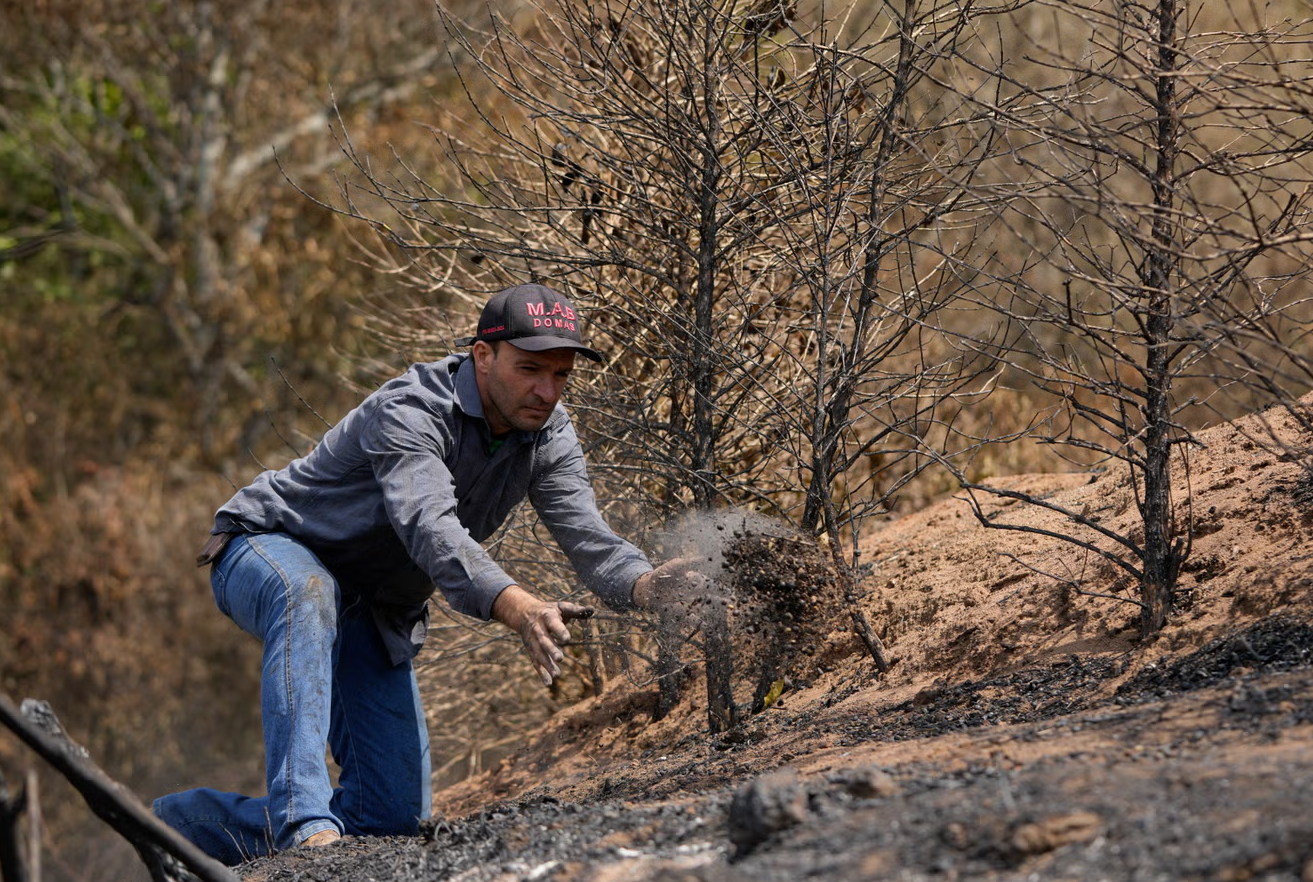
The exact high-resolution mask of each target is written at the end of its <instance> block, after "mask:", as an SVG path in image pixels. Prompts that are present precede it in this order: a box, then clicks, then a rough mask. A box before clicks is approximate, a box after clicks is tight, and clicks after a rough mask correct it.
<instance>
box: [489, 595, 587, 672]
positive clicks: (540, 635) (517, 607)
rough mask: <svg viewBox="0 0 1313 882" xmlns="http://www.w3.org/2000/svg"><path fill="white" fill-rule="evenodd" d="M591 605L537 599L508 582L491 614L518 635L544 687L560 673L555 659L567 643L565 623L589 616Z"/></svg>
mask: <svg viewBox="0 0 1313 882" xmlns="http://www.w3.org/2000/svg"><path fill="white" fill-rule="evenodd" d="M593 612H594V610H593V608H592V607H591V606H580V605H579V604H577V603H570V602H568V601H564V600H562V601H560V602H559V603H548V602H547V601H544V600H539V599H538V598H536V597H534V596H533V595H532V594H530V593H529V592H528V591H525V590H524V589H523V588H521V587H520V586H519V585H510V586H507V588H506V589H505V590H504V591H502V593H501V594H498V595H497V599H496V600H495V601H494V602H493V604H492V617H493V618H494V619H496V620H497V621H499V622H501V623H502V624H503V625H506V626H507V627H508V628H510V629H511V630H513V631H515V632H516V633H517V634H519V635H520V639H521V640H523V641H524V648H525V650H526V651H527V652H528V653H529V661H531V662H533V667H534V669H535V670H536V671H537V672H538V676H539V677H541V678H542V681H543V685H544V686H550V685H552V681H553V680H555V679H556V678H557V677H559V676H560V675H561V668H560V666H559V664H558V663H559V662H560V661H561V659H563V658H565V653H563V652H562V651H561V647H562V646H564V645H565V644H567V643H569V642H570V629H569V628H567V627H566V626H565V623H566V622H570V621H574V620H575V619H586V618H589V617H590V616H592V614H593Z"/></svg>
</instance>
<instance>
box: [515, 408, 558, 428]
mask: <svg viewBox="0 0 1313 882" xmlns="http://www.w3.org/2000/svg"><path fill="white" fill-rule="evenodd" d="M551 416H552V412H551V411H550V410H549V411H547V413H545V414H542V415H541V416H540V415H538V414H532V415H530V414H524V415H521V416H520V418H519V419H518V420H517V421H516V426H515V428H517V429H519V430H520V431H521V432H537V431H538V430H539V429H541V428H542V427H543V426H545V425H547V421H548V420H549V419H551Z"/></svg>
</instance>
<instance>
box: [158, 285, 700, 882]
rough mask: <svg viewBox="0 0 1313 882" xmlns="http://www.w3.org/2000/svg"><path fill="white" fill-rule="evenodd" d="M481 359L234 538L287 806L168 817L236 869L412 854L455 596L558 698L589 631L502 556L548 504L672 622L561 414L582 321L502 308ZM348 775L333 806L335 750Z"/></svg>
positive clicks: (263, 484)
mask: <svg viewBox="0 0 1313 882" xmlns="http://www.w3.org/2000/svg"><path fill="white" fill-rule="evenodd" d="M459 342H460V344H461V345H471V344H472V347H473V348H472V350H471V351H470V353H468V354H456V355H451V356H449V357H447V358H445V359H443V360H442V361H439V362H436V363H432V364H418V365H414V366H413V367H411V369H410V370H409V371H408V372H407V373H406V374H404V375H403V376H401V377H398V378H396V379H394V380H392V381H390V382H388V383H386V384H385V385H383V386H382V387H381V388H379V389H378V390H377V391H376V392H374V393H373V394H372V395H370V396H369V397H368V398H367V399H365V401H363V402H362V403H361V404H360V405H359V406H357V407H356V408H355V409H354V410H352V411H351V412H350V413H348V414H347V415H346V417H345V418H343V419H342V420H341V422H339V423H338V424H337V425H336V426H334V427H333V428H332V429H331V430H330V431H329V432H328V433H327V434H326V435H325V436H324V438H323V440H322V441H321V442H320V443H319V445H318V446H316V448H315V449H314V451H313V452H311V453H310V455H308V456H306V457H304V458H302V459H298V460H296V461H294V462H292V463H291V464H289V465H288V466H287V467H286V468H283V469H281V470H279V471H276V472H275V471H267V472H264V473H263V474H261V475H260V476H259V477H258V478H256V480H255V481H254V482H253V483H252V484H250V485H249V486H248V487H246V488H244V489H242V490H240V491H239V492H238V493H237V494H236V495H235V496H233V497H232V499H230V500H229V501H228V503H227V504H226V505H224V506H223V507H222V508H221V509H219V511H218V514H217V515H216V517H215V520H214V527H213V535H212V537H211V540H210V542H209V543H208V544H207V545H206V548H205V550H204V551H203V552H202V554H201V556H200V557H199V558H198V562H199V563H201V564H202V565H204V564H207V563H209V564H212V570H211V584H212V586H213V589H214V596H215V601H216V603H217V604H218V606H219V609H220V610H221V611H222V612H223V613H224V614H225V615H227V616H229V617H230V618H232V619H233V621H235V622H236V623H237V624H238V625H239V626H241V627H242V628H243V629H244V630H246V631H248V632H249V633H251V634H253V635H254V636H255V637H257V638H259V639H260V640H261V641H263V644H264V657H263V674H262V682H261V711H262V714H263V725H264V740H265V754H266V759H265V774H266V781H267V785H268V792H267V795H266V796H263V797H248V796H242V795H240V794H235V793H223V792H219V791H216V790H212V789H209V788H201V789H197V790H189V791H185V792H182V793H175V794H172V795H170V796H165V797H162V798H160V799H158V800H156V801H155V804H154V810H155V813H156V814H157V815H158V816H159V817H160V818H161V819H163V820H164V821H166V822H167V823H169V824H170V825H171V826H173V827H175V828H176V829H177V830H179V831H180V832H181V833H182V834H183V835H184V836H186V837H187V838H189V839H190V840H192V841H193V842H195V843H196V844H197V845H198V846H199V847H200V848H202V849H203V850H204V851H206V852H207V853H209V854H211V855H213V856H214V857H215V858H217V859H219V860H222V861H224V862H226V863H229V864H236V863H240V862H242V861H243V860H248V859H250V858H252V857H255V856H258V855H262V854H267V853H269V852H271V851H276V850H281V849H285V848H289V847H292V846H295V845H301V844H306V845H322V844H327V843H329V842H332V841H335V840H336V839H338V838H340V837H341V835H342V834H344V833H345V834H351V835H371V834H375V835H395V834H403V835H404V834H411V833H414V832H416V830H417V829H418V823H419V821H420V820H421V819H423V818H426V817H428V815H429V813H430V783H429V770H430V765H429V747H428V733H427V729H426V727H425V723H424V712H423V709H422V708H421V706H420V700H419V692H418V689H417V687H416V680H415V671H414V667H413V665H412V659H413V658H414V656H415V654H416V653H417V652H418V651H419V649H420V645H421V644H422V642H423V640H424V636H425V632H426V629H427V624H428V618H427V601H428V598H429V595H430V594H431V593H432V591H433V588H434V586H435V585H436V586H437V587H438V588H439V589H440V590H441V591H442V593H443V595H444V597H445V599H446V601H447V603H448V604H450V605H451V607H452V608H453V609H455V610H456V611H458V612H462V613H466V614H469V615H472V616H477V617H479V618H481V619H485V620H486V619H488V618H493V619H496V620H497V621H499V622H501V623H502V624H504V625H506V626H508V627H509V628H511V629H512V630H514V631H515V632H517V633H518V634H519V635H520V638H521V639H522V641H523V643H524V648H525V650H526V652H527V654H528V657H529V660H530V661H531V662H532V664H533V666H534V668H535V669H536V670H537V671H538V673H539V675H540V677H541V679H542V681H543V683H544V684H546V685H551V683H552V681H553V679H554V678H555V677H556V676H558V675H559V674H560V668H559V666H558V662H559V661H560V660H561V659H562V658H563V653H562V651H561V649H560V645H561V644H564V643H566V642H567V641H568V640H569V637H570V632H569V629H568V628H567V623H568V622H570V621H571V620H573V619H579V618H583V617H586V616H588V615H591V613H592V610H591V609H589V608H587V607H583V606H580V605H578V604H574V603H567V602H561V603H550V602H547V601H544V600H541V599H540V598H538V597H537V596H535V595H534V594H533V593H532V592H531V591H530V590H529V589H528V588H526V587H525V586H524V585H522V584H520V583H518V582H517V581H516V580H515V579H513V578H512V577H511V576H509V575H508V574H507V573H505V572H504V571H503V570H502V568H501V567H500V566H498V565H497V564H496V563H495V562H494V561H493V560H492V558H491V557H489V556H488V554H487V553H486V552H485V551H484V550H483V549H482V548H481V547H480V545H479V544H478V543H479V542H480V541H482V540H484V539H486V538H488V537H489V536H490V535H492V533H493V532H494V531H495V530H496V529H497V528H498V527H499V526H500V525H501V523H502V522H503V520H504V519H505V518H506V516H507V515H508V514H509V513H510V511H511V509H512V508H513V507H515V506H516V505H517V504H518V503H519V502H521V501H522V500H523V499H524V498H525V497H526V496H527V497H528V499H529V501H530V502H531V503H532V505H533V506H534V508H535V509H536V510H537V512H538V515H539V517H540V518H541V519H542V521H543V522H544V523H545V524H546V525H547V527H548V528H549V529H550V530H551V533H552V535H553V537H554V538H555V539H556V541H557V543H558V544H559V545H560V546H561V548H562V549H563V550H564V551H565V553H566V555H567V556H568V557H569V559H570V562H571V564H572V566H573V567H574V569H575V570H576V572H577V573H578V574H579V576H580V577H581V579H582V580H583V582H584V584H585V585H586V586H587V587H588V588H589V590H591V591H592V592H593V593H594V594H596V595H597V596H598V597H599V598H601V599H602V600H603V601H604V602H605V603H607V604H608V605H609V606H611V607H613V608H616V609H620V610H625V609H633V608H634V607H635V606H646V605H648V604H650V603H651V600H652V596H653V594H654V588H655V586H656V583H657V580H659V579H660V580H669V579H674V580H676V581H679V580H680V578H681V572H680V571H681V570H682V569H683V568H684V567H683V563H684V562H681V561H671V562H670V563H668V564H666V565H665V566H664V567H662V568H661V569H659V570H653V568H652V566H651V564H649V563H648V561H647V560H646V559H645V558H644V556H643V554H642V553H641V552H640V551H639V550H638V549H637V548H635V547H634V546H633V545H631V544H629V543H628V542H626V541H624V540H623V539H620V538H619V537H618V536H616V535H615V534H614V533H613V532H611V530H610V529H609V528H608V527H607V525H606V524H605V522H604V521H603V519H602V517H601V515H600V514H599V513H598V510H597V505H596V502H595V499H594V496H593V492H592V489H591V487H590V486H589V484H588V476H587V472H586V469H585V465H584V459H583V454H582V451H581V449H580V445H579V442H578V439H577V437H576V436H575V432H574V428H573V426H572V425H571V423H570V418H569V417H568V416H567V415H566V412H565V410H564V409H563V408H562V407H561V406H560V403H559V402H560V398H561V393H562V391H563V390H564V388H565V385H566V381H567V379H568V378H569V376H570V372H571V370H572V369H573V366H574V359H575V356H576V355H580V354H581V355H583V356H584V357H586V358H590V359H592V360H594V361H600V360H601V356H600V355H599V354H598V353H597V352H595V351H594V350H592V349H590V348H589V347H587V346H585V345H584V343H583V342H582V338H581V336H580V333H579V319H578V315H577V313H576V312H575V309H574V306H573V305H572V304H571V303H570V301H569V300H567V299H566V298H565V297H563V296H561V295H560V294H559V293H557V292H555V291H553V290H551V289H550V288H547V287H545V286H543V285H517V286H515V287H512V288H508V289H507V290H505V291H502V292H501V293H499V294H497V295H496V296H494V297H493V298H492V299H491V300H489V301H488V303H487V305H486V306H485V308H484V310H483V313H482V315H481V316H480V319H479V324H478V329H477V332H476V334H475V336H474V337H471V338H468V339H466V340H463V341H459ZM325 744H327V745H328V746H329V748H330V749H331V751H332V755H333V757H334V759H335V760H336V762H337V764H338V766H339V769H340V774H339V780H338V787H337V788H336V789H334V788H333V786H332V784H331V782H330V778H329V774H328V769H327V768H326V765H325V762H324V746H325Z"/></svg>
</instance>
